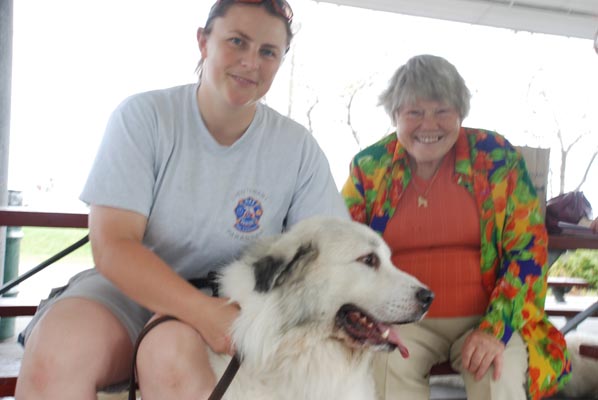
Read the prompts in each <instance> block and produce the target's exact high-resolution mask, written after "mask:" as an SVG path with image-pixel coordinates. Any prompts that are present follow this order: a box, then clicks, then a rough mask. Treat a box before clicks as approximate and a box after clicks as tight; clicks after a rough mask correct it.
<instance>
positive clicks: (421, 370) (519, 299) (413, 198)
mask: <svg viewBox="0 0 598 400" xmlns="http://www.w3.org/2000/svg"><path fill="white" fill-rule="evenodd" d="M469 101H470V91H469V90H468V88H467V86H466V85H465V82H464V80H463V78H462V77H461V75H460V74H459V73H458V71H457V70H456V68H455V67H454V66H453V65H452V64H450V63H449V62H448V61H447V60H445V59H443V58H441V57H436V56H432V55H419V56H416V57H413V58H411V59H410V60H408V61H407V63H406V64H405V65H403V66H401V67H400V68H399V69H398V70H397V71H396V72H395V74H394V76H393V77H392V79H391V80H390V83H389V86H388V88H387V89H386V90H385V91H384V92H383V93H382V95H381V96H380V103H381V104H382V105H383V106H384V108H385V109H386V111H387V112H388V114H389V116H390V118H391V119H392V121H393V123H394V125H395V126H396V132H394V133H392V134H390V135H387V136H386V137H384V138H383V139H382V140H380V141H378V142H377V143H375V144H373V145H371V146H369V147H368V148H366V149H365V150H363V151H361V152H359V153H358V154H357V155H356V156H355V157H354V159H353V161H352V164H351V170H350V176H349V179H348V180H347V182H346V184H345V186H344V188H343V195H344V198H345V201H346V204H347V206H348V207H349V210H350V213H351V215H352V217H353V219H355V220H357V221H360V222H362V223H365V224H367V225H369V226H371V227H372V228H373V229H375V230H376V231H378V232H379V233H380V235H382V236H383V237H384V239H385V240H386V241H387V243H388V244H389V246H390V247H391V250H392V252H393V254H392V257H393V261H394V263H395V265H397V267H399V268H401V269H402V270H404V271H406V272H408V273H410V274H412V275H414V276H416V277H417V278H418V279H420V280H421V281H422V282H424V283H426V284H428V285H429V286H430V288H431V289H432V290H433V291H434V292H435V294H436V299H435V301H434V303H433V304H432V307H431V308H430V311H429V314H428V316H427V317H426V319H425V320H423V321H421V322H418V323H415V324H411V325H407V326H401V328H400V336H401V338H402V341H403V342H404V343H405V345H406V346H407V348H408V349H409V353H410V357H409V359H404V358H402V357H401V355H400V354H399V353H398V352H394V353H391V354H384V355H380V356H378V358H377V363H376V376H377V380H378V389H379V392H380V395H381V398H383V399H409V400H417V399H428V398H429V396H430V388H429V371H430V368H431V367H432V366H433V365H435V364H437V363H440V362H443V361H449V362H450V363H451V365H452V367H453V368H454V369H455V370H457V371H459V372H460V373H461V374H462V376H463V378H464V381H465V385H466V390H467V397H468V398H470V399H494V400H496V399H504V400H516V399H526V398H531V399H540V398H542V397H543V396H546V395H548V394H550V393H554V392H555V391H556V390H557V389H559V388H561V387H562V386H563V385H564V384H565V383H566V382H567V381H568V380H569V374H570V370H571V366H570V362H569V355H568V353H567V350H566V345H565V340H564V338H563V335H562V334H561V333H560V332H559V331H558V330H557V329H556V328H555V327H554V326H553V325H552V324H551V323H550V322H549V321H548V319H547V316H546V314H545V312H544V300H545V296H546V288H547V285H546V272H547V264H546V261H547V233H546V229H545V227H544V219H543V216H542V214H541V212H540V207H539V201H538V197H537V195H536V192H535V190H534V188H533V186H532V183H531V181H530V177H529V175H528V172H527V170H526V166H525V162H524V160H523V158H522V156H521V155H520V154H519V153H518V152H517V151H516V149H515V148H514V147H513V146H512V145H511V144H510V143H509V142H508V141H507V140H506V139H505V138H504V137H503V136H501V135H499V134H497V133H496V132H491V131H488V130H483V129H472V128H466V127H463V126H462V125H461V124H462V122H463V120H464V119H465V117H466V116H467V114H468V112H469V105H470V103H469Z"/></svg>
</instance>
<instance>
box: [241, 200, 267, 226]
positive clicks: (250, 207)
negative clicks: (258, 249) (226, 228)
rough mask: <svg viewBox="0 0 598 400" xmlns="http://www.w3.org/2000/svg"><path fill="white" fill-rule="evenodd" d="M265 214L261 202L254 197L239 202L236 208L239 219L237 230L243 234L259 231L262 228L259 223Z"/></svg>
mask: <svg viewBox="0 0 598 400" xmlns="http://www.w3.org/2000/svg"><path fill="white" fill-rule="evenodd" d="M263 213H264V210H263V209H262V204H261V203H260V202H259V200H256V199H254V198H253V197H246V198H244V199H241V200H239V202H238V203H237V206H236V207H235V216H236V217H237V222H236V223H235V228H236V229H237V230H238V231H241V232H253V231H255V230H257V229H258V228H259V227H260V225H259V222H260V218H261V217H262V214H263Z"/></svg>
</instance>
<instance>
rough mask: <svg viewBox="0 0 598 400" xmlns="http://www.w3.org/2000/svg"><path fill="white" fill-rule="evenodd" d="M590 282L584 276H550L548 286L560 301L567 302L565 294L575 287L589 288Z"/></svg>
mask: <svg viewBox="0 0 598 400" xmlns="http://www.w3.org/2000/svg"><path fill="white" fill-rule="evenodd" d="M589 286H590V283H589V282H588V281H586V280H585V279H583V278H570V277H566V276H549V277H548V287H549V288H550V289H551V290H552V294H553V295H554V298H555V299H556V301H557V302H558V303H564V302H565V294H566V293H569V292H570V291H571V289H573V288H587V287H589Z"/></svg>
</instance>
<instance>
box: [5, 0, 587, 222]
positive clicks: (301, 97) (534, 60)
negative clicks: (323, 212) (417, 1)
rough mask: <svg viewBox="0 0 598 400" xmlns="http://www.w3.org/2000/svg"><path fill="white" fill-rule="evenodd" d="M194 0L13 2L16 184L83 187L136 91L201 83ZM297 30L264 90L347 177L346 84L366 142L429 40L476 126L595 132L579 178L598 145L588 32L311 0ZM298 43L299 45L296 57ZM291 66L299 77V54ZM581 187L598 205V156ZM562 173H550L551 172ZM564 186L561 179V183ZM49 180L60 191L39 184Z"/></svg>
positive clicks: (300, 10)
mask: <svg viewBox="0 0 598 400" xmlns="http://www.w3.org/2000/svg"><path fill="white" fill-rule="evenodd" d="M209 5H210V4H209V2H208V1H204V0H201V1H198V0H194V1H191V0H169V1H166V0H126V1H122V0H120V1H117V0H103V1H90V0H88V1H81V0H53V1H51V2H48V1H44V0H27V1H18V2H15V4H14V14H15V15H14V46H13V51H14V55H13V63H14V65H13V85H12V95H13V98H12V119H11V143H10V160H9V162H10V164H9V189H16V190H22V191H24V193H25V194H26V197H25V198H26V202H28V203H30V204H34V203H35V202H36V201H41V199H43V202H44V204H48V202H52V201H54V202H56V203H59V204H61V205H65V204H76V203H78V201H77V197H78V195H79V192H80V190H81V188H82V185H83V182H84V180H85V178H86V176H87V172H88V169H89V167H90V165H91V162H92V161H93V157H94V154H95V151H96V149H97V145H98V143H99V141H100V139H101V136H102V133H103V130H104V127H105V124H106V121H107V119H108V116H109V114H110V112H111V111H112V110H113V109H114V108H115V107H116V106H117V105H118V103H120V101H122V100H123V99H124V98H125V97H126V96H128V95H131V94H133V93H136V92H140V91H145V90H150V89H156V88H163V87H169V86H174V85H178V84H183V83H188V82H193V81H195V80H196V76H195V74H194V72H193V71H194V69H195V65H196V63H197V60H198V57H199V53H198V49H197V43H196V41H195V32H196V29H197V28H198V27H199V26H200V25H202V24H203V22H204V21H205V18H206V16H207V12H208V8H209ZM292 5H293V8H294V10H295V14H296V17H295V30H296V31H297V35H296V38H295V42H294V45H293V46H294V47H293V50H292V52H291V53H290V54H289V56H288V57H287V60H285V64H284V65H283V68H282V70H281V71H280V73H279V76H278V78H277V80H276V82H275V85H274V87H273V89H272V91H271V93H270V94H269V95H268V97H267V99H266V100H267V102H268V104H269V105H271V106H273V107H274V108H277V109H278V110H279V111H281V112H282V113H284V114H286V112H287V110H288V99H289V93H291V92H292V93H293V107H292V114H291V116H292V117H293V118H295V119H297V120H298V121H299V122H301V123H303V124H305V125H307V123H308V120H307V110H308V109H309V107H310V106H311V105H313V103H314V99H315V98H316V97H317V99H318V105H317V107H315V108H314V112H313V114H312V116H313V121H312V122H313V123H314V125H313V127H314V135H315V136H316V138H317V139H318V141H319V142H320V144H321V146H322V147H323V149H324V151H325V152H326V154H327V156H328V158H329V160H330V164H331V168H332V170H333V174H334V176H335V180H336V181H337V184H338V185H339V186H340V185H342V183H343V182H344V179H345V178H346V175H347V172H348V162H349V160H350V158H351V157H352V155H353V154H354V153H355V152H356V151H357V150H358V149H359V147H358V146H357V144H356V142H355V141H354V140H353V138H352V136H351V133H350V129H349V127H348V126H347V124H346V103H347V99H348V97H347V96H348V94H349V93H351V91H352V90H353V89H352V88H353V87H355V85H362V86H363V89H362V90H360V91H359V95H358V96H356V98H355V103H354V108H353V113H352V118H353V121H354V128H356V129H357V131H358V134H359V137H360V140H361V143H362V147H363V146H365V145H368V144H370V143H372V142H373V141H375V140H376V139H377V138H379V137H381V136H382V135H383V134H384V133H386V132H388V129H389V128H390V127H389V121H388V118H387V117H386V115H385V114H384V113H383V112H382V110H380V109H379V108H378V107H376V102H377V98H376V97H377V95H378V93H379V92H380V90H381V89H382V88H383V87H384V85H385V84H386V82H387V80H388V78H390V75H391V74H392V72H393V71H394V70H395V69H396V68H397V67H398V66H399V65H401V64H402V63H404V62H405V61H406V60H407V59H408V58H409V57H411V56H413V55H416V54H421V53H432V54H437V55H440V56H443V57H445V58H447V59H448V60H449V61H451V62H452V63H453V64H455V66H456V67H457V68H458V69H459V71H460V72H461V74H462V75H463V76H464V78H465V80H466V82H467V84H468V85H469V87H470V89H472V92H473V99H472V111H471V114H470V117H469V118H467V119H466V121H465V122H464V124H465V125H467V126H474V127H480V128H487V129H493V130H497V131H498V132H500V133H502V134H504V135H505V136H506V137H507V138H508V139H509V140H511V141H512V142H513V143H514V144H516V145H526V144H527V145H530V146H534V147H538V146H541V147H551V148H552V149H551V152H552V157H551V163H552V164H551V165H552V167H553V169H554V170H555V172H556V168H558V163H559V162H560V158H559V151H560V150H559V148H558V145H559V144H558V142H557V141H556V140H555V138H556V135H555V132H556V130H557V129H561V131H562V132H563V133H564V135H565V138H566V140H571V139H570V138H573V137H576V136H578V135H579V134H580V132H586V131H587V132H590V133H591V134H590V135H588V137H587V138H586V139H584V140H583V141H582V142H581V143H582V144H581V145H579V146H577V147H576V148H575V149H574V151H573V157H572V160H570V163H571V166H570V172H569V175H568V176H567V180H568V182H569V186H568V187H567V188H566V190H571V189H573V188H574V186H575V185H577V182H578V179H577V178H576V177H575V176H576V175H577V176H579V175H580V174H581V172H582V171H583V167H585V165H587V161H588V158H589V155H590V150H592V149H595V148H597V147H598V120H597V118H598V116H597V115H596V114H597V113H596V111H595V110H596V109H598V100H597V97H598V73H597V71H598V55H596V54H595V53H594V52H593V50H592V45H591V41H590V40H583V39H571V38H564V37H557V36H552V35H540V34H528V33H525V32H519V33H514V32H512V31H508V30H505V29H496V28H488V27H479V26H474V25H468V24H462V23H452V22H446V21H438V20H431V19H425V18H416V17H407V16H401V15H397V14H391V13H382V12H374V11H368V10H363V9H354V8H350V7H339V6H335V5H331V4H325V3H323V4H317V3H314V2H312V1H309V0H295V1H292ZM293 52H294V55H295V58H294V62H293V60H292V56H293ZM293 64H294V66H295V72H294V75H293V76H294V79H293V81H292V83H291V84H290V83H289V82H290V73H291V66H293ZM589 182H591V183H587V184H586V185H585V186H584V187H583V188H582V189H583V190H584V192H586V194H587V196H588V198H590V201H591V202H592V203H593V204H594V208H595V212H594V213H595V214H597V213H598V184H596V182H598V162H597V163H595V164H594V166H593V168H592V171H591V173H590V176H589ZM553 186H554V185H553ZM553 190H554V188H553ZM44 191H47V192H49V193H51V194H52V196H51V197H47V196H43V197H40V196H41V194H42V193H44Z"/></svg>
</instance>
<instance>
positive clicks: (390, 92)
mask: <svg viewBox="0 0 598 400" xmlns="http://www.w3.org/2000/svg"><path fill="white" fill-rule="evenodd" d="M470 98H471V93H470V92H469V89H468V88H467V86H466V85H465V81H464V80H463V78H462V77H461V75H460V74H459V72H458V71H457V69H456V68H455V66H454V65H453V64H451V63H449V62H448V61H447V60H445V59H444V58H442V57H438V56H433V55H429V54H422V55H418V56H415V57H412V58H411V59H409V60H408V61H407V62H406V63H405V65H402V66H401V67H399V69H397V71H396V72H395V73H394V75H393V76H392V78H391V79H390V81H389V83H388V87H387V88H386V90H384V91H383V92H382V94H381V95H380V97H379V105H382V106H383V107H384V109H385V110H386V112H387V113H388V115H389V116H390V118H391V120H392V122H393V123H394V124H396V111H397V110H399V108H400V107H401V106H403V105H405V104H411V103H414V102H415V101H417V100H433V101H439V102H443V103H447V104H449V105H451V106H452V107H455V109H457V111H458V113H459V116H460V117H461V121H463V119H465V117H466V116H467V114H468V113H469V100H470Z"/></svg>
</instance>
